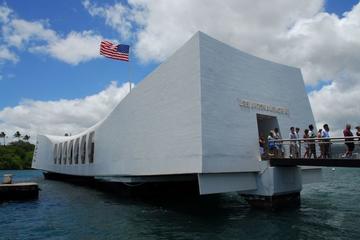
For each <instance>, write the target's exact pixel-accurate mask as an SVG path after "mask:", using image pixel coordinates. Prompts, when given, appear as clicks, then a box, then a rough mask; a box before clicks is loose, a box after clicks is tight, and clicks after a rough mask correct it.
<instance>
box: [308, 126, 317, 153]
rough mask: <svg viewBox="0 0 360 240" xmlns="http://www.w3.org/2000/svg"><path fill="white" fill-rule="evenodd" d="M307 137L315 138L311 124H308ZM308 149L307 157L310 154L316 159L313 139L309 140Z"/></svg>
mask: <svg viewBox="0 0 360 240" xmlns="http://www.w3.org/2000/svg"><path fill="white" fill-rule="evenodd" d="M309 138H316V134H315V133H314V126H313V125H312V124H310V125H309ZM309 150H310V152H309V158H311V155H313V156H314V159H316V145H315V140H309Z"/></svg>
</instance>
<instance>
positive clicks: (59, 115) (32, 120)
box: [0, 82, 129, 141]
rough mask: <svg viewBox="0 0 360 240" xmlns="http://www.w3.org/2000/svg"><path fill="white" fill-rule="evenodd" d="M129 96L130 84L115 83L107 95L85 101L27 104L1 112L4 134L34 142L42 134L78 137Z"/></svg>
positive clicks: (33, 101) (101, 94) (35, 102)
mask: <svg viewBox="0 0 360 240" xmlns="http://www.w3.org/2000/svg"><path fill="white" fill-rule="evenodd" d="M128 93H129V84H128V83H126V84H123V85H122V86H118V85H117V84H116V82H111V84H110V85H109V86H108V87H107V88H106V89H104V90H103V91H101V92H99V93H97V94H94V95H92V96H88V97H85V98H82V99H71V100H66V99H60V100H58V101H36V100H24V101H23V102H21V103H20V104H19V105H17V106H15V107H7V108H4V109H3V110H1V111H0V131H1V132H2V131H5V132H6V133H7V135H8V136H12V134H14V133H15V131H20V132H21V133H22V134H23V135H24V134H30V135H31V136H32V137H33V139H32V140H33V141H34V140H35V136H36V134H38V133H46V134H53V135H64V134H65V133H72V134H76V133H79V132H81V131H83V130H85V129H86V128H88V127H90V126H92V125H94V124H96V123H97V122H98V121H100V120H101V119H103V118H104V117H105V116H106V115H107V114H109V113H110V112H111V110H112V109H113V108H114V107H115V106H116V105H117V104H118V103H119V102H120V101H121V100H122V99H123V98H124V97H125V96H126V95H127V94H128Z"/></svg>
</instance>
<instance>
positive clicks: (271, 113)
mask: <svg viewBox="0 0 360 240" xmlns="http://www.w3.org/2000/svg"><path fill="white" fill-rule="evenodd" d="M309 123H314V118H313V114H312V110H311V107H310V104H309V100H308V96H307V94H306V92H305V86H304V82H303V79H302V75H301V71H300V69H298V68H294V67H289V66H286V65H282V64H278V63H274V62H271V61H267V60H264V59H261V58H258V57H255V56H252V55H249V54H247V53H245V52H242V51H240V50H238V49H235V48H233V47H231V46H229V45H227V44H225V43H222V42H220V41H218V40H215V39H213V38H211V37H209V36H207V35H206V34H204V33H201V32H198V33H196V34H195V35H194V36H193V37H192V38H191V39H190V40H189V41H188V42H187V43H186V44H185V45H184V46H182V47H181V48H180V49H179V50H177V51H176V52H175V53H174V54H173V55H172V56H171V57H169V58H168V59H167V60H166V61H165V62H163V63H162V64H161V65H160V66H159V67H158V68H157V69H156V70H154V71H153V72H152V73H151V74H149V75H148V76H147V77H146V78H145V79H144V80H143V81H142V82H141V83H140V84H138V85H137V86H136V88H135V89H134V90H133V91H131V93H130V94H129V95H128V96H127V97H126V98H125V99H123V101H121V102H120V103H119V104H118V105H117V107H116V108H115V109H114V110H113V111H112V112H111V113H110V114H109V115H108V116H107V117H106V118H105V119H104V120H102V121H101V122H99V123H98V124H96V125H95V126H93V127H91V128H89V129H88V130H87V131H85V132H83V133H81V134H78V135H74V136H69V137H64V136H49V135H38V139H37V145H36V150H35V154H34V159H33V163H32V167H33V168H36V169H42V170H44V171H46V172H49V173H59V174H64V175H77V176H91V177H95V178H99V179H105V180H106V179H108V180H111V181H119V182H153V181H183V180H184V179H185V180H186V179H187V180H189V181H194V182H196V183H197V184H198V186H199V193H200V194H210V193H221V192H230V191H238V192H241V193H244V194H246V195H247V196H257V197H259V198H261V197H262V198H264V199H265V198H271V199H273V198H274V197H288V196H296V197H298V196H299V193H300V191H301V188H302V184H303V183H307V182H311V181H318V180H319V179H320V176H321V169H319V168H300V167H288V168H281V167H271V166H270V165H269V163H268V162H267V161H261V157H260V153H259V144H258V138H259V135H264V136H265V135H267V134H268V132H269V131H270V129H273V128H275V127H278V128H279V129H280V132H282V133H287V131H288V128H289V126H292V125H295V126H299V127H300V128H302V129H304V128H306V126H307V125H308V124H309Z"/></svg>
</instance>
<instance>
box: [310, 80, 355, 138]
mask: <svg viewBox="0 0 360 240" xmlns="http://www.w3.org/2000/svg"><path fill="white" fill-rule="evenodd" d="M359 78H360V76H359V75H348V74H346V75H345V76H344V75H340V76H338V77H337V79H336V80H335V81H334V82H332V84H330V85H328V86H325V87H323V88H322V89H321V90H319V91H313V92H311V93H310V94H309V100H310V103H311V106H312V109H313V112H314V115H315V119H316V120H317V123H318V127H319V128H322V125H323V124H324V123H328V124H329V125H330V127H331V128H332V129H333V130H335V132H334V135H337V136H342V129H344V128H345V124H347V123H350V124H351V125H352V126H353V127H354V126H359V125H360V119H359V113H360V105H359V104H358V103H359V102H360V82H359Z"/></svg>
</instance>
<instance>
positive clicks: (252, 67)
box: [200, 33, 314, 173]
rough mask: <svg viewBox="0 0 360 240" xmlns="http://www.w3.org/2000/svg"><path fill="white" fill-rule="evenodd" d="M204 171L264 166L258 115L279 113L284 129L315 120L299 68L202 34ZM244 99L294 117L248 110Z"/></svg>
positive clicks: (241, 169)
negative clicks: (284, 110)
mask: <svg viewBox="0 0 360 240" xmlns="http://www.w3.org/2000/svg"><path fill="white" fill-rule="evenodd" d="M200 64H201V101H202V132H203V135H202V138H203V157H204V160H203V166H202V167H203V172H208V173H210V172H238V171H240V172H243V171H256V170H258V169H259V166H258V159H259V146H258V127H257V120H256V119H257V118H256V114H257V113H260V114H265V115H271V116H276V117H277V119H278V122H279V126H280V131H281V133H282V135H283V136H284V137H285V136H286V137H287V136H288V132H289V130H288V129H289V128H290V126H298V127H300V128H301V129H304V127H305V126H307V125H308V124H309V123H314V118H313V114H312V111H311V108H310V104H309V100H308V97H307V94H306V92H305V87H304V82H303V79H302V75H301V72H300V70H299V69H297V68H293V67H288V66H285V65H281V64H277V63H273V62H270V61H266V60H263V59H260V58H257V57H255V56H252V55H249V54H247V53H244V52H241V51H239V50H237V49H235V48H232V47H230V46H229V45H226V44H224V43H222V42H219V41H217V40H215V39H213V38H211V37H209V36H207V35H205V34H202V33H200ZM239 99H246V100H250V101H254V102H258V103H264V104H268V105H271V106H279V107H286V108H288V109H289V110H290V114H289V115H284V114H276V113H273V112H271V113H269V112H266V111H259V110H256V109H244V108H241V107H240V106H239V101H238V100H239Z"/></svg>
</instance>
